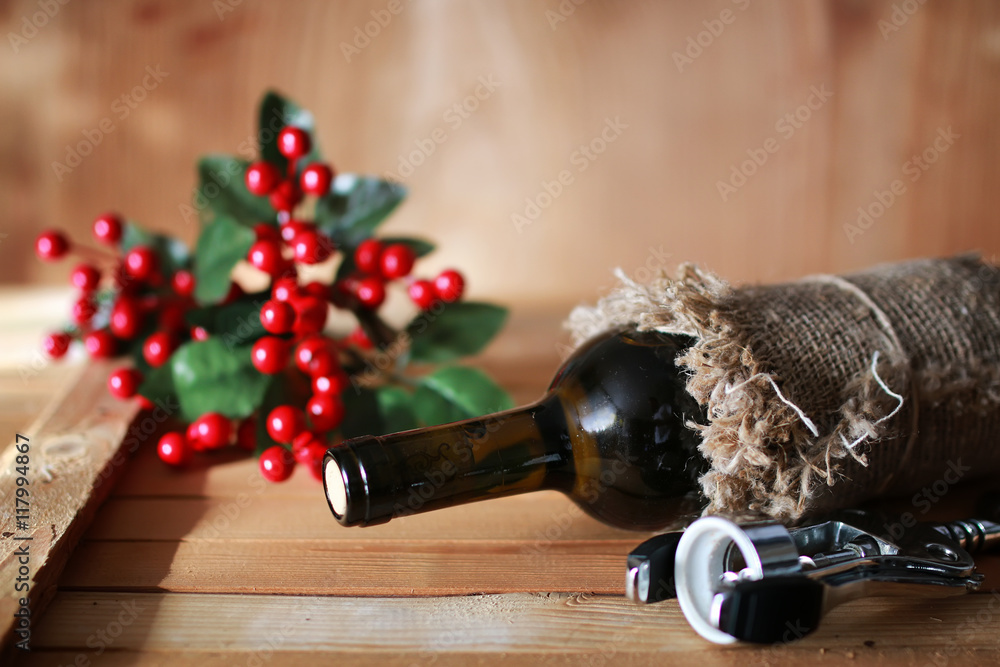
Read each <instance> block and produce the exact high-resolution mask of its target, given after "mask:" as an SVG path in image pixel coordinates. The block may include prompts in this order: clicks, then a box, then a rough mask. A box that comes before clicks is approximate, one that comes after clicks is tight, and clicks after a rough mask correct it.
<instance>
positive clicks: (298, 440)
mask: <svg viewBox="0 0 1000 667" xmlns="http://www.w3.org/2000/svg"><path fill="white" fill-rule="evenodd" d="M317 440H318V436H317V435H316V434H315V433H313V432H312V431H302V433H299V434H298V435H297V436H295V438H294V439H293V440H292V454H294V455H295V459H296V460H298V458H299V457H298V452H299V450H300V449H304V448H305V446H306V445H308V444H309V443H312V442H317Z"/></svg>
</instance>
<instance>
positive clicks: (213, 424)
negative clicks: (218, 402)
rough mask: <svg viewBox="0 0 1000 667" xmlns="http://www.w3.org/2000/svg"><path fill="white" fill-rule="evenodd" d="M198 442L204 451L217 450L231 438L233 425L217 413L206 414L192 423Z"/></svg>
mask: <svg viewBox="0 0 1000 667" xmlns="http://www.w3.org/2000/svg"><path fill="white" fill-rule="evenodd" d="M192 426H194V431H195V433H197V434H198V441H199V442H200V443H201V444H202V446H204V447H205V448H206V449H217V448H219V447H225V446H226V445H228V444H229V440H230V438H232V437H233V424H232V422H231V421H229V419H227V418H226V417H224V416H223V415H221V414H219V413H218V412H206V413H205V414H203V415H202V416H201V417H198V419H196V420H194V422H192Z"/></svg>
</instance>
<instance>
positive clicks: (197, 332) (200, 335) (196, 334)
mask: <svg viewBox="0 0 1000 667" xmlns="http://www.w3.org/2000/svg"><path fill="white" fill-rule="evenodd" d="M191 338H192V339H193V340H197V341H202V340H208V329H206V328H205V327H191Z"/></svg>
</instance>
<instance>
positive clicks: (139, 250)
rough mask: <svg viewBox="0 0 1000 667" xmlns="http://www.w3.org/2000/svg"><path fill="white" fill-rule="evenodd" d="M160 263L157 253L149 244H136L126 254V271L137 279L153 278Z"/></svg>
mask: <svg viewBox="0 0 1000 667" xmlns="http://www.w3.org/2000/svg"><path fill="white" fill-rule="evenodd" d="M158 264H159V262H158V260H157V257H156V253H155V252H153V249H152V248H149V247H147V246H143V245H140V246H136V247H134V248H132V249H131V250H129V251H128V254H126V255H125V271H126V272H127V273H128V275H130V276H132V277H133V278H135V279H137V280H146V281H148V280H149V279H150V278H152V277H153V274H155V273H156V269H157V265H158Z"/></svg>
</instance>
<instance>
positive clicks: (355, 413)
mask: <svg viewBox="0 0 1000 667" xmlns="http://www.w3.org/2000/svg"><path fill="white" fill-rule="evenodd" d="M342 396H343V399H344V408H345V410H344V421H342V422H341V423H340V434H341V435H342V436H344V439H345V440H346V439H348V438H357V437H358V436H362V435H383V434H384V433H386V430H385V424H384V423H383V422H382V413H381V411H380V410H379V400H378V396H377V395H376V394H375V390H373V389H369V388H368V387H348V388H347V389H346V390H345V391H344V393H343V394H342Z"/></svg>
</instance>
